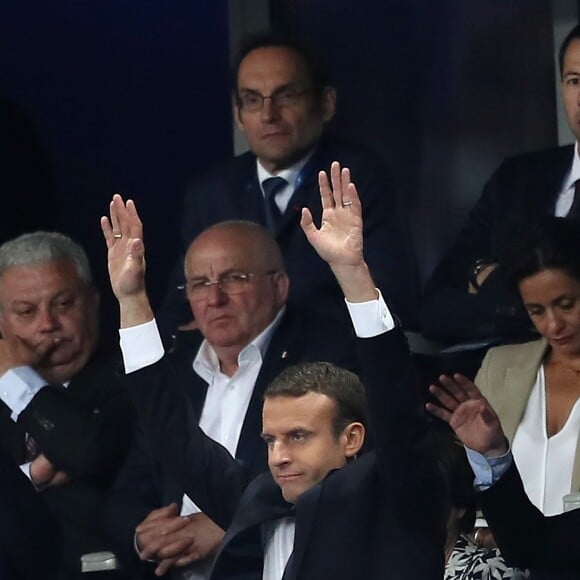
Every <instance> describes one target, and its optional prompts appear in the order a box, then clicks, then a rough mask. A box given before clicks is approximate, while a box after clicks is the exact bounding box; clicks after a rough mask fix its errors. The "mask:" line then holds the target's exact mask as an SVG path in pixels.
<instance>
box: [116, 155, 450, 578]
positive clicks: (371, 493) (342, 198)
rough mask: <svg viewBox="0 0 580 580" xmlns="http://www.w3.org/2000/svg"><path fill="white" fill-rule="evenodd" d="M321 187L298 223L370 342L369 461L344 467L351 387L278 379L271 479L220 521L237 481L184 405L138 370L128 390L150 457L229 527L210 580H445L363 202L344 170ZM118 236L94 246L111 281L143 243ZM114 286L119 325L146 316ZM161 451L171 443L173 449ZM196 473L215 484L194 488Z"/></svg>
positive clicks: (411, 404) (430, 483)
mask: <svg viewBox="0 0 580 580" xmlns="http://www.w3.org/2000/svg"><path fill="white" fill-rule="evenodd" d="M332 182H333V190H334V191H332V192H331V191H330V188H329V186H328V182H327V181H326V178H325V177H324V178H322V179H321V196H322V205H323V208H324V214H323V222H322V227H321V229H320V230H318V229H317V228H316V226H314V224H313V222H312V215H311V213H310V212H309V211H308V210H306V209H305V210H304V212H303V214H302V215H303V217H302V225H303V228H304V231H305V232H306V235H307V237H308V240H309V242H310V243H311V244H312V245H313V247H315V248H316V251H317V252H318V253H319V255H320V256H321V258H322V259H323V260H325V261H326V262H327V263H329V264H330V265H331V267H332V270H333V272H334V274H335V276H336V278H337V280H338V282H339V283H340V286H341V288H342V290H343V293H344V296H345V298H346V300H347V304H348V305H349V310H351V315H352V316H353V321H354V322H355V328H356V329H357V334H359V335H360V336H366V337H369V338H367V339H361V340H360V341H359V342H360V347H361V348H360V353H361V356H362V361H363V370H364V371H365V380H367V397H368V398H369V407H370V410H371V414H372V421H373V429H374V430H375V436H374V443H375V446H376V451H371V452H368V453H367V454H364V455H363V456H362V457H360V458H358V459H356V456H357V454H358V453H359V452H360V451H361V448H362V445H363V442H364V437H365V423H366V420H365V412H364V396H363V392H362V388H361V385H360V382H359V381H358V380H357V379H356V377H354V376H353V375H352V374H351V373H348V372H346V371H343V370H341V369H337V368H336V367H333V366H332V365H329V364H327V363H313V364H305V365H298V366H295V367H292V368H290V369H287V371H285V372H283V373H282V375H281V376H280V377H279V378H278V379H276V380H275V381H274V382H273V383H272V384H271V386H270V387H269V389H268V390H267V391H266V394H265V400H264V406H263V424H262V438H263V439H264V441H265V443H266V446H267V449H268V464H269V468H270V473H265V474H262V475H261V476H259V477H258V478H256V479H255V480H254V481H253V482H252V483H251V484H250V485H249V487H248V488H247V489H246V490H245V492H244V493H243V496H242V498H241V500H240V503H239V507H238V508H237V512H236V515H235V516H233V520H232V514H233V512H234V511H235V510H236V504H237V499H238V497H239V495H240V493H241V490H242V489H243V487H244V474H243V470H241V469H240V467H239V465H238V464H237V463H236V462H235V461H233V460H232V458H231V456H230V455H229V454H228V453H227V452H226V450H225V449H224V448H223V447H221V446H219V445H217V444H216V443H215V442H213V441H211V440H210V439H209V438H207V437H206V436H205V435H204V433H203V431H201V430H200V429H199V428H197V426H195V425H194V424H193V422H192V421H191V419H192V410H191V407H190V406H188V405H187V404H186V402H185V401H184V400H183V398H182V400H181V401H178V400H176V396H175V390H173V391H172V390H171V388H170V387H166V388H160V385H159V384H157V383H155V381H154V382H153V383H151V382H150V381H149V380H148V376H147V373H148V370H145V371H142V372H141V373H140V376H135V377H134V380H135V382H136V383H138V385H135V387H131V391H132V395H133V396H134V398H135V401H136V405H137V408H138V409H139V413H140V416H141V418H142V419H143V421H144V423H145V424H146V425H147V428H148V430H149V432H150V433H151V442H152V446H151V450H152V453H154V454H155V455H156V456H157V457H159V459H160V461H162V462H163V463H164V465H165V468H166V469H168V470H171V471H172V472H173V473H174V476H175V477H176V478H178V479H179V480H181V481H182V483H183V485H184V486H185V487H186V489H187V490H188V493H189V494H190V495H191V497H192V498H195V501H196V502H197V503H198V505H200V507H203V509H204V510H206V512H207V513H208V514H213V515H212V517H214V518H215V520H216V521H217V522H219V523H220V525H223V526H228V530H227V532H226V536H225V538H224V541H223V543H222V547H221V549H220V551H219V553H218V555H217V559H216V562H215V565H214V568H213V571H212V575H211V577H212V578H220V579H221V578H252V579H254V578H256V579H258V578H263V577H267V578H282V576H283V577H284V578H286V579H294V578H300V579H301V580H310V579H312V580H314V579H317V580H318V579H320V578H344V579H349V578H353V579H354V578H356V579H358V578H372V579H374V578H377V579H378V578H385V577H390V576H392V577H396V578H413V579H419V578H421V579H425V578H433V579H435V578H441V575H442V573H443V540H444V537H443V535H444V534H443V530H444V521H443V518H442V517H441V514H440V513H439V506H440V502H439V501H438V500H439V496H438V491H439V489H440V486H439V482H438V478H437V476H436V472H437V470H436V466H435V460H434V456H433V453H432V450H431V449H430V448H429V438H428V436H427V430H426V425H425V420H424V417H423V416H422V414H421V413H420V403H419V396H418V391H417V390H415V389H414V388H413V384H412V380H411V379H412V373H410V372H409V366H410V358H409V355H408V351H407V347H406V344H405V341H404V337H403V336H402V333H401V332H400V330H399V329H397V328H396V327H395V325H394V321H393V317H392V316H391V313H390V312H389V309H388V308H387V306H386V304H385V303H384V301H383V300H382V298H380V297H378V293H377V291H376V289H375V286H374V283H373V281H372V279H371V277H370V275H369V268H368V266H367V264H366V263H365V261H364V258H363V245H362V220H361V204H360V201H359V199H358V196H357V193H356V189H355V188H354V185H352V184H351V183H350V176H349V173H348V170H345V172H344V173H342V177H341V173H340V167H339V165H338V164H333V167H332ZM113 221H115V220H113ZM120 228H121V232H122V238H117V239H116V238H115V237H114V235H113V232H112V230H111V228H110V226H109V227H107V228H105V230H106V231H105V235H106V238H107V244H108V247H109V261H110V263H111V262H118V266H117V267H116V268H114V269H112V271H116V272H117V273H118V272H122V273H123V276H121V278H122V279H125V280H127V278H131V276H130V274H132V275H134V276H138V275H139V263H140V262H141V261H142V256H143V251H142V242H141V240H140V231H139V228H132V227H129V224H128V223H125V224H123V223H121V224H120ZM119 240H122V241H121V242H119ZM140 275H141V276H142V274H140ZM114 287H116V288H117V291H116V293H117V296H118V297H120V298H121V299H120V304H121V324H122V326H131V325H132V324H134V323H136V322H142V321H143V319H147V318H148V317H150V316H151V313H150V312H147V310H146V309H141V311H140V312H139V313H138V310H139V309H136V308H134V307H133V306H134V304H133V305H131V306H129V305H128V304H127V303H126V302H125V300H123V297H122V296H120V295H119V289H120V288H123V287H124V288H125V289H126V288H127V287H128V286H127V285H126V284H125V283H123V284H121V283H120V282H119V278H117V283H115V284H114ZM124 309H127V310H128V311H127V313H124V312H123V310H124ZM137 313H138V314H137ZM375 335H377V336H375ZM370 337H374V338H370ZM361 401H362V403H361ZM169 441H172V442H175V443H176V445H175V447H174V448H172V449H171V452H170V451H169V447H168V442H169ZM196 473H204V476H205V477H210V478H211V481H212V482H213V485H212V486H207V485H203V484H200V481H199V478H197V477H194V476H192V474H196ZM230 524H231V525H230Z"/></svg>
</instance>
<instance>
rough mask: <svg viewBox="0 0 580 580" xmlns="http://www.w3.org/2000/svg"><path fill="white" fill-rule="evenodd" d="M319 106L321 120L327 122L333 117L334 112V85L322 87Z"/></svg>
mask: <svg viewBox="0 0 580 580" xmlns="http://www.w3.org/2000/svg"><path fill="white" fill-rule="evenodd" d="M320 108H321V111H322V121H323V122H324V123H327V122H328V121H330V119H332V117H334V113H335V112H336V89H335V88H334V87H324V89H322V95H321V97H320Z"/></svg>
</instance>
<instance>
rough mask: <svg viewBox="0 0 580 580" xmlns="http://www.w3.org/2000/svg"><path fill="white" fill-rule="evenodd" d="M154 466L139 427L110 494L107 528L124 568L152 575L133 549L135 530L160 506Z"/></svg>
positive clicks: (149, 566) (149, 567)
mask: <svg viewBox="0 0 580 580" xmlns="http://www.w3.org/2000/svg"><path fill="white" fill-rule="evenodd" d="M153 470H154V463H153V459H152V457H151V455H150V452H149V449H148V447H147V444H146V437H145V433H144V432H143V430H142V429H141V428H140V426H139V425H138V426H137V428H136V430H135V436H134V438H133V443H132V445H131V448H130V450H129V453H128V455H127V459H126V461H125V463H124V465H123V467H122V468H121V470H120V471H119V473H118V475H117V478H116V480H115V483H114V485H113V487H112V489H111V491H110V493H109V502H108V506H107V514H106V525H107V530H108V533H109V537H110V539H111V543H112V545H113V550H114V552H115V554H117V556H118V557H119V558H120V559H121V561H122V562H123V564H124V565H125V566H126V567H137V568H139V569H142V570H143V571H145V570H147V571H152V570H151V565H148V564H147V563H146V562H142V561H141V560H140V559H139V557H138V556H137V553H136V551H135V548H134V537H135V528H136V527H137V525H138V524H140V523H141V522H142V521H143V520H144V519H145V518H146V517H147V516H148V515H149V513H151V511H153V510H154V509H157V508H160V507H162V506H161V492H160V490H159V489H158V486H157V485H156V482H155V477H154V473H153Z"/></svg>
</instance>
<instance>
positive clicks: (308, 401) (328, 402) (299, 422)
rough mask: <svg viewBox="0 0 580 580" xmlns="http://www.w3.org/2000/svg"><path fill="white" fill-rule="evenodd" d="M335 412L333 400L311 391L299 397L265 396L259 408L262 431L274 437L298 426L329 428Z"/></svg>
mask: <svg viewBox="0 0 580 580" xmlns="http://www.w3.org/2000/svg"><path fill="white" fill-rule="evenodd" d="M336 412H337V407H336V402H335V401H334V400H333V399H331V398H330V397H328V396H327V395H324V394H322V393H315V392H312V391H311V392H309V393H306V394H305V395H301V396H298V397H290V396H284V395H278V396H274V397H266V398H265V399H264V406H263V409H262V430H263V432H264V433H267V434H270V435H275V436H284V435H285V434H288V433H291V432H293V431H296V430H299V429H307V430H310V431H321V430H326V429H328V430H329V431H330V430H331V429H332V422H333V420H334V418H335V416H336Z"/></svg>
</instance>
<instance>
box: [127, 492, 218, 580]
mask: <svg viewBox="0 0 580 580" xmlns="http://www.w3.org/2000/svg"><path fill="white" fill-rule="evenodd" d="M135 531H136V537H137V545H138V548H139V550H140V556H141V559H142V560H150V559H153V560H155V561H157V563H158V564H157V568H156V569H155V574H156V575H157V576H163V575H165V574H166V573H167V571H168V570H170V569H171V568H172V567H184V566H189V565H190V564H192V563H193V562H196V561H198V560H201V559H203V558H205V557H207V556H209V555H210V554H211V553H212V552H214V551H215V549H216V548H217V546H218V545H219V543H220V542H221V539H222V538H223V535H224V531H223V530H222V529H221V528H220V527H219V526H218V525H217V524H215V523H214V522H213V521H212V520H211V519H210V518H208V517H207V516H206V515H205V514H204V513H197V514H192V515H189V516H180V515H179V512H178V508H177V505H176V504H174V503H173V504H171V505H168V506H165V507H162V508H159V509H157V510H154V511H152V512H151V513H150V514H149V515H148V516H147V517H146V518H145V519H144V520H143V522H141V523H140V524H139V525H138V526H137V528H136V530H135Z"/></svg>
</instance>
